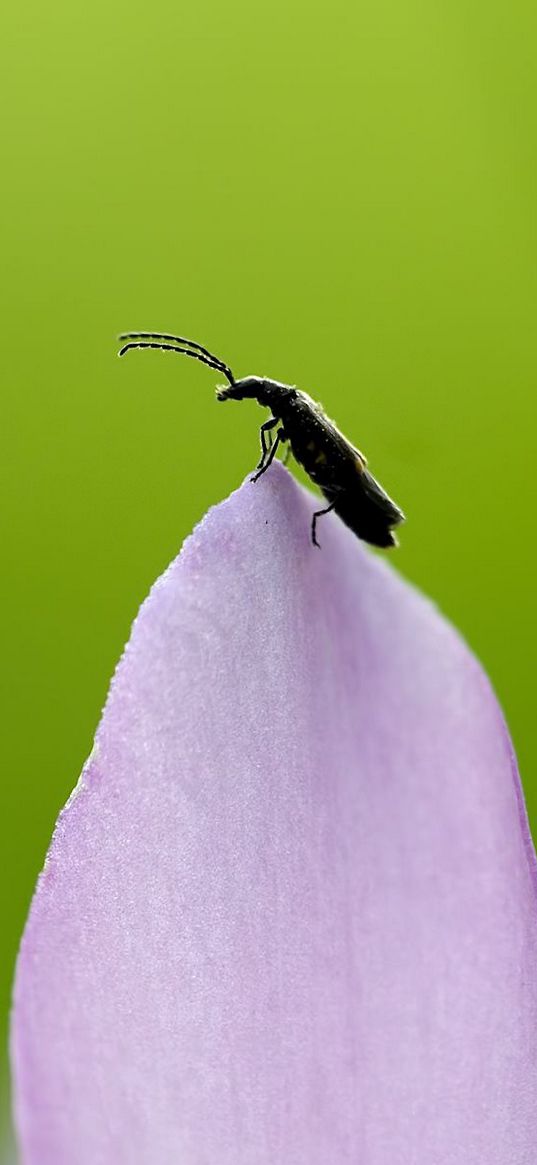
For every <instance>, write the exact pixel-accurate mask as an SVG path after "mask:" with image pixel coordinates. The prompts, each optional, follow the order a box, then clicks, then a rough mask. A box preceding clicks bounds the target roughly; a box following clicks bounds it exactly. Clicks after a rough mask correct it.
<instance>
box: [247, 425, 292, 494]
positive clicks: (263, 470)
mask: <svg viewBox="0 0 537 1165" xmlns="http://www.w3.org/2000/svg"><path fill="white" fill-rule="evenodd" d="M284 436H285V433H284V430H283V429H278V432H277V433H276V440H275V442H274V445H271V447H270V449H269V452H268V455H267V457H266V458H265V460H264V462H262V463H261V469H259V470H258V472H257V473H254V476H253V477H251V478H250V481H257V480H258V478H260V477H261V474H262V473H266V471H267V469H268V467H269V465H270V464H271V462H272V461H274V458H275V456H276V450H277V448H278V445H279V444H280V441H283V439H284Z"/></svg>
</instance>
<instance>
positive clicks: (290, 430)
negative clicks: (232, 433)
mask: <svg viewBox="0 0 537 1165" xmlns="http://www.w3.org/2000/svg"><path fill="white" fill-rule="evenodd" d="M119 339H120V340H121V341H124V343H123V346H122V348H121V349H120V352H119V355H120V356H124V355H125V352H128V351H129V350H130V349H131V348H159V349H162V350H164V351H165V352H178V353H179V354H180V355H182V356H191V357H192V358H193V359H194V360H201V361H202V363H203V364H208V366H209V368H214V369H215V370H216V371H217V372H221V373H222V374H223V375H224V376H225V378H226V380H227V382H228V383H227V386H222V387H221V388H217V390H216V399H217V400H219V401H222V400H246V399H252V400H256V401H257V402H258V404H260V405H263V406H265V407H266V408H268V409H270V412H271V416H270V417H269V419H268V421H265V423H264V424H263V425H261V429H260V438H261V459H260V461H259V464H258V465H257V469H256V472H255V474H254V476H253V477H252V479H251V480H252V481H258V479H259V478H260V477H261V476H262V474H263V473H266V471H267V469H268V468H269V465H270V464H271V462H272V461H273V460H274V457H275V456H276V452H277V450H278V448H279V447H280V445H281V444H282V443H283V442H288V448H289V447H290V448H291V451H292V453H293V456H294V457H295V459H296V460H297V461H298V462H299V463H300V464H301V465H302V466H303V468H304V469H305V471H306V473H307V474H308V475H309V477H310V478H311V480H312V481H313V482H314V483H315V485H317V486H318V487H319V489H320V490H321V491H322V493H323V494H324V496H325V498H326V501H327V502H328V505H327V506H325V507H324V508H323V509H322V510H316V511H315V513H314V514H313V517H312V521H311V540H312V542H313V544H314V546H319V542H318V541H317V521H318V519H319V518H321V517H322V516H323V515H324V514H329V513H330V511H331V510H334V511H335V513H336V514H338V516H339V517H340V518H341V520H342V521H343V522H345V525H346V526H348V527H349V529H351V530H352V531H353V533H355V534H357V535H358V537H359V538H362V539H363V540H364V541H365V542H370V543H372V545H373V546H382V547H388V546H396V545H397V539H396V538H395V535H394V534H393V532H392V528H393V527H394V526H397V525H399V523H400V522H403V521H404V514H403V513H402V511H401V510H400V509H399V507H398V506H396V504H395V502H394V501H392V499H391V498H390V497H388V494H387V493H385V491H384V490H383V488H382V486H381V485H379V482H378V481H376V480H375V478H374V477H373V476H372V474H371V473H370V472H369V470H368V468H367V461H366V459H365V457H364V455H363V453H360V450H359V449H356V448H355V447H354V445H351V443H350V441H348V440H347V438H346V437H344V436H343V433H341V432H340V431H339V429H338V428H337V427H336V425H335V424H334V422H333V421H331V420H330V419H329V418H328V417H327V416H326V414H325V412H324V411H323V409H322V407H321V405H319V404H316V402H315V401H314V400H312V398H311V397H310V396H308V394H307V393H306V392H301V391H300V389H298V388H294V387H292V386H291V385H288V384H280V382H279V381H278V380H268V379H267V378H266V377H264V376H245V377H243V378H242V379H241V380H236V379H235V376H234V375H233V373H232V371H231V369H230V368H229V366H228V365H227V364H225V363H224V361H223V360H219V359H218V357H217V356H213V354H212V352H209V350H208V349H207V348H204V347H203V346H202V345H201V344H196V343H195V342H194V341H193V340H186V339H184V337H183V336H172V335H169V334H168V333H165V332H124V333H123V334H122V335H121V336H120V337H119ZM274 430H276V433H275V436H274V438H273V432H274Z"/></svg>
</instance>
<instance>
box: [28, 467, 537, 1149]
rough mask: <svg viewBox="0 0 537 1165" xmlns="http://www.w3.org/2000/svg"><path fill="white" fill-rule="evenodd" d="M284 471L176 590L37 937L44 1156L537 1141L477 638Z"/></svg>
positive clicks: (492, 708)
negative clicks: (315, 540)
mask: <svg viewBox="0 0 537 1165" xmlns="http://www.w3.org/2000/svg"><path fill="white" fill-rule="evenodd" d="M311 512H312V498H311V497H310V496H309V495H307V494H306V493H305V492H304V491H301V490H300V489H299V488H298V487H297V486H296V485H295V483H294V482H293V480H292V479H291V478H290V477H289V475H288V474H286V473H285V471H284V470H282V469H281V468H274V469H273V470H271V471H270V472H269V473H267V475H266V477H264V478H263V479H262V480H261V481H260V482H259V484H258V485H257V486H255V488H254V487H253V486H251V485H250V484H249V483H246V484H245V485H244V486H243V487H242V489H241V490H239V492H238V493H236V494H234V495H233V496H232V497H231V498H230V499H229V500H228V501H227V502H225V503H224V504H222V505H221V506H219V507H218V508H217V509H216V510H213V511H211V513H210V514H209V515H208V517H207V518H206V519H205V521H204V522H203V523H202V525H201V526H200V527H199V528H198V529H197V530H196V531H195V533H194V535H193V537H192V538H191V539H190V540H189V541H188V542H187V544H186V546H185V548H184V550H183V552H182V554H181V555H180V557H179V558H178V559H177V560H176V561H175V562H174V563H173V564H172V565H171V567H170V568H169V570H168V571H167V572H166V574H165V575H164V576H163V577H162V578H161V579H160V580H159V582H158V583H157V585H156V586H155V587H154V589H153V591H152V592H151V595H150V596H149V598H148V600H147V602H146V603H145V604H144V606H143V608H142V610H141V613H140V615H139V617H138V619H137V621H136V624H135V626H134V630H133V633H132V638H131V641H130V644H129V646H128V648H127V651H126V654H125V656H124V658H123V660H122V661H121V664H120V665H119V668H118V671H117V674H116V676H115V678H114V681H113V684H112V689H111V692H110V696H109V699H108V703H107V706H106V710H105V712H104V716H103V720H102V723H101V726H100V728H99V731H98V735H97V743H96V747H95V750H94V752H93V754H92V757H91V758H90V761H89V762H88V765H87V767H86V769H85V770H84V773H83V776H82V779H81V782H80V784H79V785H78V787H77V790H76V792H75V794H74V795H73V797H72V798H71V800H70V802H69V804H68V806H67V808H66V809H65V810H64V812H63V813H62V815H61V817H60V820H59V823H58V827H57V830H56V833H55V836H54V840H53V843H52V847H51V850H50V854H49V857H48V859H47V863H46V867H45V871H44V873H43V875H42V877H41V880H40V882H39V886H38V889H37V893H36V896H35V899H34V902H33V905H32V909H31V913H30V919H29V922H28V925H27V928H26V933H25V936H24V940H23V944H22V950H21V954H20V959H19V964H18V972H17V982H16V993H15V1014H14V1027H13V1055H14V1065H15V1082H16V1107H17V1117H18V1127H19V1134H20V1140H21V1144H22V1146H23V1150H24V1162H25V1163H26V1165H341V1163H343V1162H352V1163H354V1165H448V1163H449V1165H530V1163H532V1162H533V1161H534V1160H535V1156H536V1153H537V1104H536V1100H537V1095H536V1093H537V1081H536V1057H537V1022H536V1021H537V1006H536V995H537V975H536V971H537V951H536V938H537V911H536V868H535V856H534V852H533V849H532V846H531V843H530V840H529V835H528V829H527V823H526V818H525V813H524V809H523V802H522V799H521V793H520V786H519V782H518V777H517V774H516V769H515V763H514V759H513V754H512V750H511V746H510V743H509V739H508V736H507V734H506V731H505V727H504V723H503V720H502V717H501V714H500V712H499V711H498V707H497V704H496V701H495V699H494V696H493V695H492V693H491V690H490V687H489V684H488V682H487V680H486V679H485V677H484V675H483V673H482V672H481V670H480V668H479V666H478V665H477V663H476V662H475V660H474V659H473V658H472V656H471V655H470V654H469V652H468V650H467V648H466V647H465V645H464V644H463V643H462V642H461V640H460V639H459V637H458V635H457V634H456V633H455V632H454V631H453V629H452V628H451V627H450V626H448V625H447V624H446V623H445V622H444V620H443V619H442V618H441V617H440V616H439V615H438V613H437V612H436V611H435V609H434V608H433V607H432V606H431V605H430V604H429V603H428V602H426V601H425V600H424V599H423V598H422V597H421V596H420V595H419V594H418V593H417V592H416V591H414V590H413V589H412V588H411V587H410V586H408V585H407V584H406V583H404V582H403V581H402V580H401V579H400V578H399V577H398V576H397V574H396V573H394V572H393V571H392V569H391V567H390V566H389V565H387V564H386V563H385V562H384V561H381V560H380V559H379V558H378V557H374V556H373V555H372V554H370V553H369V552H368V551H367V550H366V549H365V548H364V547H363V546H362V545H361V544H360V543H359V542H358V541H357V540H356V538H354V537H353V536H352V535H351V534H350V533H349V532H348V531H347V530H346V529H345V528H344V527H343V526H342V525H341V523H340V522H339V521H338V519H337V518H335V517H334V515H331V516H330V517H327V518H324V519H322V520H321V523H320V525H319V536H320V541H321V542H322V551H319V550H316V549H314V548H313V547H312V546H311V544H310V541H309V522H310V518H311Z"/></svg>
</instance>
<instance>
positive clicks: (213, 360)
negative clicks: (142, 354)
mask: <svg viewBox="0 0 537 1165" xmlns="http://www.w3.org/2000/svg"><path fill="white" fill-rule="evenodd" d="M118 339H119V340H127V343H126V344H124V345H123V347H122V348H121V349H120V352H119V355H120V356H124V355H125V352H128V351H129V349H130V348H160V349H161V350H163V351H164V352H178V353H179V354H180V355H183V356H192V357H193V358H194V359H195V360H201V362H202V364H207V365H208V366H209V368H214V369H215V370H216V371H218V372H223V374H224V376H225V377H226V380H227V381H228V382H229V384H235V377H234V375H233V373H232V371H231V368H229V367H228V365H227V364H225V363H224V361H223V360H220V359H219V358H218V356H214V355H213V353H212V352H209V349H208V348H204V347H203V344H197V343H196V341H195V340H187V339H185V337H184V336H174V335H172V334H171V333H169V332H122V334H121V335H120V336H119V337H118ZM156 340H158V341H159V343H154V342H152V341H156ZM169 341H172V342H171V343H170V342H169Z"/></svg>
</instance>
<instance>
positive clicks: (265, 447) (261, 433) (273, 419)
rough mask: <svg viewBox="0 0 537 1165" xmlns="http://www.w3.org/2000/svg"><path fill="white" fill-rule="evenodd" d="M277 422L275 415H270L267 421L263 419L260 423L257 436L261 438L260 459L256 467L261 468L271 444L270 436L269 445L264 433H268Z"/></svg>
mask: <svg viewBox="0 0 537 1165" xmlns="http://www.w3.org/2000/svg"><path fill="white" fill-rule="evenodd" d="M277 424H278V418H277V417H270V418H269V420H268V421H265V424H264V425H261V428H260V430H259V436H260V438H261V461H260V462H259V465H258V466H257V468H258V469H262V467H263V463H264V461H265V457H267V455H268V453H269V451H270V448H271V446H272V438H270V445H267V439H266V437H265V433H270V430H271V429H273V428H274V426H275V425H277Z"/></svg>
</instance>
